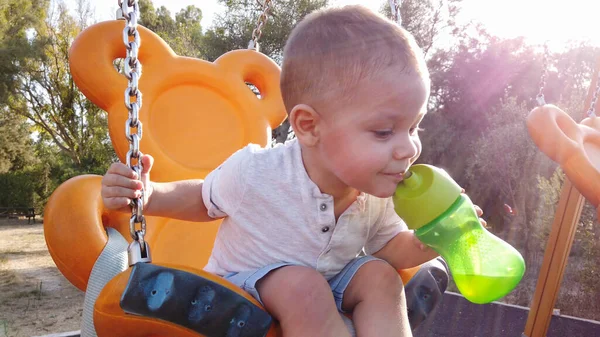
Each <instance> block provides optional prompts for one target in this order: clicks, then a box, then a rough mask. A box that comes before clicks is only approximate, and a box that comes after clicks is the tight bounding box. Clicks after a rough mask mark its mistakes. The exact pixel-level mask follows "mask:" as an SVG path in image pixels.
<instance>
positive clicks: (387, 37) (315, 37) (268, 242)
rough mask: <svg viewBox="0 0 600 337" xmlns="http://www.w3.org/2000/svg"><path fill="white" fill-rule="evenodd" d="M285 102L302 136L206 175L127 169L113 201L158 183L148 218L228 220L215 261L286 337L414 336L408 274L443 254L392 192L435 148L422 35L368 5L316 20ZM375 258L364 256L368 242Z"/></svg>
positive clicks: (148, 160)
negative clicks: (429, 147)
mask: <svg viewBox="0 0 600 337" xmlns="http://www.w3.org/2000/svg"><path fill="white" fill-rule="evenodd" d="M281 89H282V94H283V100H284V103H285V106H286V109H287V112H288V114H289V120H290V124H291V126H292V128H293V130H294V132H295V134H296V139H294V140H292V141H289V142H287V143H286V144H285V145H280V146H276V147H275V148H268V149H263V148H259V147H258V146H255V145H249V146H247V147H245V148H243V149H241V150H240V151H238V152H236V153H235V154H233V155H232V156H231V157H230V158H229V159H227V160H226V161H225V162H224V163H223V164H222V165H221V166H220V167H219V168H217V169H216V170H214V171H213V172H211V173H210V174H209V175H208V176H207V177H206V179H205V180H204V181H202V180H189V181H179V182H171V183H155V182H151V181H150V169H151V167H152V161H153V159H152V157H150V156H145V157H144V158H143V160H142V161H143V165H144V172H143V173H142V176H141V177H140V178H139V180H138V177H136V176H135V173H133V172H132V171H131V170H130V169H128V168H127V167H126V166H125V165H123V164H120V163H119V164H114V165H113V166H112V167H111V168H110V169H109V170H108V172H107V173H106V175H105V177H104V179H103V183H102V184H103V187H102V195H103V200H104V203H105V205H106V207H108V208H110V209H122V210H124V211H128V210H129V208H128V206H127V205H128V203H129V200H130V198H136V197H138V196H139V195H140V193H141V192H140V191H141V188H142V187H144V188H145V196H146V197H147V200H146V203H147V205H146V206H145V207H144V212H145V214H148V215H158V216H163V217H171V218H178V219H184V220H189V221H211V220H214V219H216V218H224V220H223V223H222V225H221V227H220V229H219V232H218V234H217V237H216V240H215V245H214V249H213V252H212V255H211V257H210V259H209V262H208V265H207V266H206V268H205V269H206V270H207V271H210V272H212V273H215V274H217V275H221V276H223V277H225V278H227V279H229V280H230V281H232V282H234V283H236V284H237V285H239V286H240V287H242V288H243V289H245V290H246V291H248V292H249V293H250V294H252V295H253V296H254V297H256V298H257V299H258V300H259V301H261V302H262V303H263V304H264V306H265V308H266V309H267V310H268V311H269V312H270V313H271V314H272V315H273V316H274V317H275V318H276V319H277V320H279V322H280V323H281V327H282V329H283V334H284V336H286V337H293V336H298V337H306V336H330V337H343V336H349V332H348V330H347V328H346V326H345V324H344V323H343V321H342V319H341V317H340V315H339V313H338V311H342V312H351V313H352V318H353V321H354V324H355V328H356V332H357V335H358V336H359V337H368V336H373V337H386V336H411V335H412V334H411V331H410V326H409V323H408V318H407V313H406V300H405V297H404V291H403V285H402V281H401V279H400V277H399V276H398V273H397V270H398V269H404V268H409V267H414V266H417V265H420V264H422V263H424V262H426V261H428V260H430V259H432V258H434V257H435V256H437V254H436V253H435V252H433V251H432V250H429V249H424V248H423V246H422V245H421V244H420V242H419V241H418V240H417V239H416V238H415V236H414V234H413V233H412V232H411V231H408V230H407V227H406V225H405V224H404V223H403V222H402V220H401V219H400V218H399V217H398V215H397V214H396V213H395V212H394V208H393V204H392V201H391V198H390V197H391V196H392V195H393V193H394V191H395V189H396V186H397V185H398V183H399V182H400V181H402V179H403V175H404V174H405V173H406V172H407V170H408V168H409V167H410V166H411V165H412V164H413V163H414V162H415V160H416V159H417V157H418V156H419V154H420V153H421V142H420V140H419V135H418V131H419V123H420V122H421V120H422V119H423V117H424V115H425V108H426V102H427V99H428V95H429V75H428V72H427V69H426V66H425V62H424V59H423V56H422V54H421V51H420V49H419V47H418V46H417V45H416V43H415V41H414V39H413V38H412V37H411V36H410V35H409V34H408V33H407V32H406V31H404V30H403V29H402V28H400V27H399V26H398V25H396V24H395V23H393V22H391V21H389V20H387V19H385V18H383V17H381V16H379V15H377V14H375V13H373V12H371V11H369V10H367V9H365V8H363V7H359V6H348V7H344V8H334V9H325V10H322V11H318V12H315V13H313V14H311V15H309V16H307V17H306V18H305V19H304V20H303V21H302V22H301V23H299V24H298V25H297V27H296V28H295V29H294V31H293V32H292V34H291V36H290V37H289V40H288V42H287V44H286V47H285V51H284V62H283V66H282V74H281ZM363 250H364V251H365V252H366V254H367V255H366V256H359V253H361V252H362V251H363Z"/></svg>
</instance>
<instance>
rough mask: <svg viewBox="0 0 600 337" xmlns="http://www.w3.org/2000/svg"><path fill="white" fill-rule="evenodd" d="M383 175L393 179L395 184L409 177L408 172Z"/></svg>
mask: <svg viewBox="0 0 600 337" xmlns="http://www.w3.org/2000/svg"><path fill="white" fill-rule="evenodd" d="M384 175H386V176H388V177H391V178H393V179H394V180H395V181H396V182H398V183H399V182H401V181H402V180H404V179H406V178H408V177H410V175H411V173H410V171H405V172H400V173H384Z"/></svg>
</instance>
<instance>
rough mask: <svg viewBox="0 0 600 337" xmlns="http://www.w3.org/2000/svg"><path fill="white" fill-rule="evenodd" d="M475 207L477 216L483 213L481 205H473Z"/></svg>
mask: <svg viewBox="0 0 600 337" xmlns="http://www.w3.org/2000/svg"><path fill="white" fill-rule="evenodd" d="M473 208H475V212H476V213H477V216H482V215H483V210H482V209H481V207H479V206H477V205H473Z"/></svg>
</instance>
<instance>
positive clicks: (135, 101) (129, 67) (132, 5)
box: [119, 0, 147, 255]
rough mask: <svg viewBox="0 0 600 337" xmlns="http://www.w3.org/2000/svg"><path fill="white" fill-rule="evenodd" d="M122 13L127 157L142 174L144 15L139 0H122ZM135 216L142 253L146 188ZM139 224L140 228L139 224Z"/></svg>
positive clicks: (133, 227) (133, 230) (134, 206)
mask: <svg viewBox="0 0 600 337" xmlns="http://www.w3.org/2000/svg"><path fill="white" fill-rule="evenodd" d="M119 7H120V8H119V9H120V10H119V14H120V15H122V17H123V18H124V19H125V20H126V24H125V28H124V29H123V44H124V45H125V48H126V49H127V55H126V58H125V60H124V62H125V64H124V69H123V74H124V75H125V77H126V78H127V80H128V85H127V88H126V89H125V107H126V108H127V111H128V112H129V118H128V119H127V121H126V122H125V136H126V138H127V140H128V141H129V151H128V152H127V155H126V157H125V160H126V162H127V167H129V168H131V169H132V170H133V171H134V172H135V173H136V174H137V176H138V179H139V178H140V177H141V174H142V161H141V158H142V155H143V154H142V152H141V151H140V141H141V140H142V121H140V118H139V112H140V110H141V108H142V92H141V91H140V90H139V87H138V85H139V80H140V77H142V63H141V62H140V61H139V60H138V55H139V49H140V46H141V44H142V40H141V38H140V33H139V31H138V30H137V20H138V18H139V17H140V7H139V3H138V0H119ZM130 206H131V218H130V220H129V233H130V234H131V237H132V238H133V240H135V241H138V242H139V243H140V247H141V249H142V255H144V253H147V252H144V249H145V248H146V247H147V245H146V244H145V242H144V236H145V235H146V218H145V217H144V190H143V189H142V194H141V196H140V197H139V198H137V199H133V200H132V202H131V204H130ZM138 225H139V228H140V229H139V230H138V229H137V226H138Z"/></svg>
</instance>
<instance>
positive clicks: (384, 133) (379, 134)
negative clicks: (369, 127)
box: [373, 130, 394, 139]
mask: <svg viewBox="0 0 600 337" xmlns="http://www.w3.org/2000/svg"><path fill="white" fill-rule="evenodd" d="M373 133H374V134H375V137H377V138H379V139H386V138H388V137H390V136H391V135H393V134H394V130H377V131H373Z"/></svg>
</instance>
